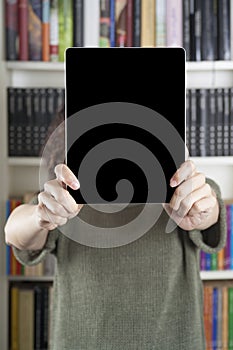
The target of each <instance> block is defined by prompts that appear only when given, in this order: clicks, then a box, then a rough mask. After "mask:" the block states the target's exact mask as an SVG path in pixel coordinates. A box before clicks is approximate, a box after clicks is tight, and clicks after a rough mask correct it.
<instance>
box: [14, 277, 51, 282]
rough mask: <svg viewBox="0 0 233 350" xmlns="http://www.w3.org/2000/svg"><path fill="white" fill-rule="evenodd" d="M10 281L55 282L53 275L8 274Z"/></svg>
mask: <svg viewBox="0 0 233 350" xmlns="http://www.w3.org/2000/svg"><path fill="white" fill-rule="evenodd" d="M7 279H8V281H9V282H53V280H54V277H53V276H7Z"/></svg>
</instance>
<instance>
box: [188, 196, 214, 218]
mask: <svg viewBox="0 0 233 350" xmlns="http://www.w3.org/2000/svg"><path fill="white" fill-rule="evenodd" d="M216 203H217V199H216V197H214V196H211V197H208V198H202V199H201V200H199V201H198V202H195V203H194V204H193V206H192V208H191V209H190V211H189V216H195V215H196V214H197V213H205V212H206V213H208V212H210V211H211V210H212V209H213V208H214V207H215V205H216Z"/></svg>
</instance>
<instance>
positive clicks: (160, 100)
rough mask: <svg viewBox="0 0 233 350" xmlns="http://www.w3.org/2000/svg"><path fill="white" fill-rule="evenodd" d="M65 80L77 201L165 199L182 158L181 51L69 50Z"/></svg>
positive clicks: (69, 154)
mask: <svg viewBox="0 0 233 350" xmlns="http://www.w3.org/2000/svg"><path fill="white" fill-rule="evenodd" d="M65 85H66V89H65V93H66V98H65V110H66V162H67V165H68V167H69V168H70V169H71V170H72V171H73V173H74V174H75V175H76V176H77V178H78V179H79V181H80V189H79V190H76V191H74V190H72V189H70V188H68V190H69V191H70V193H71V194H72V196H73V197H74V199H75V200H76V202H77V203H83V204H86V203H87V204H89V203H90V204H102V203H103V204H106V203H165V202H169V201H170V199H171V196H172V194H173V191H174V189H172V188H171V187H170V186H169V182H170V178H171V177H172V175H173V174H174V173H175V171H176V169H178V168H179V166H180V165H181V164H182V163H183V162H184V161H185V50H184V49H183V48H181V47H177V48H176V47H170V48H165V47H164V48H162V47H161V48H68V49H67V50H66V52H65Z"/></svg>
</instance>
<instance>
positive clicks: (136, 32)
mask: <svg viewBox="0 0 233 350" xmlns="http://www.w3.org/2000/svg"><path fill="white" fill-rule="evenodd" d="M133 46H135V47H140V46H141V0H134V5H133Z"/></svg>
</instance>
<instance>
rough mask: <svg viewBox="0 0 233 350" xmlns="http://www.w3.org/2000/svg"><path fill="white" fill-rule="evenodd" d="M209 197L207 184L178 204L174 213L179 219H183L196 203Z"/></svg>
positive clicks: (209, 191) (209, 192)
mask: <svg viewBox="0 0 233 350" xmlns="http://www.w3.org/2000/svg"><path fill="white" fill-rule="evenodd" d="M210 195H211V187H210V186H209V185H208V184H206V185H204V186H202V187H201V188H198V189H197V190H195V191H193V192H192V193H190V194H189V195H188V196H187V197H185V198H184V199H183V200H182V201H181V202H180V206H179V208H178V209H177V211H176V212H177V214H178V215H179V216H180V217H185V216H186V215H187V214H188V212H189V211H190V210H191V208H192V207H193V205H194V204H195V203H196V202H199V201H200V200H201V199H204V198H208V197H210Z"/></svg>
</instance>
